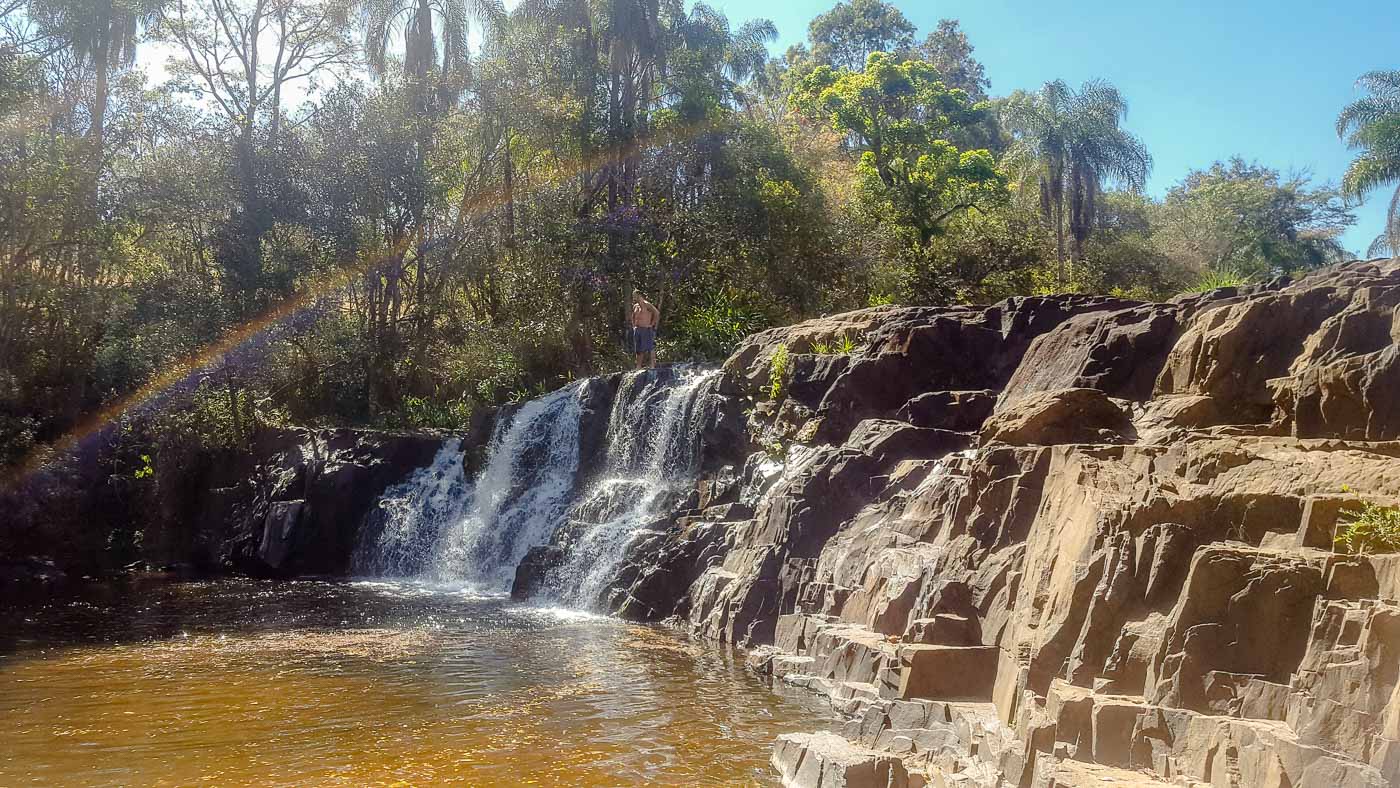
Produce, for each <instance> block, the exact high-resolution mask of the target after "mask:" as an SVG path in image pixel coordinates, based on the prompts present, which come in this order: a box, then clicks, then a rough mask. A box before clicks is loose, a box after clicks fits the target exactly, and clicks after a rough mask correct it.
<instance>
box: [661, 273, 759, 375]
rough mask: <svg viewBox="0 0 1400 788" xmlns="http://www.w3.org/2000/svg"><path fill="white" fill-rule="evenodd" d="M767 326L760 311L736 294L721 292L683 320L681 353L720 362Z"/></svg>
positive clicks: (680, 332) (679, 328)
mask: <svg viewBox="0 0 1400 788" xmlns="http://www.w3.org/2000/svg"><path fill="white" fill-rule="evenodd" d="M764 324H765V321H764V319H763V316H762V315H761V314H760V313H759V312H758V310H756V309H753V308H752V307H750V306H748V305H747V304H745V303H744V301H743V299H742V298H741V297H740V296H739V295H737V294H735V293H734V292H733V291H730V290H721V291H720V292H718V293H716V294H715V295H713V296H711V297H710V299H709V300H708V301H706V302H705V303H704V304H702V305H700V306H699V307H696V308H695V309H693V310H692V311H691V312H690V313H689V314H687V315H686V316H685V317H683V318H682V319H681V320H680V323H679V324H678V325H677V327H676V328H677V334H679V340H680V342H679V345H680V348H679V350H680V352H681V354H682V355H684V356H690V357H698V358H701V359H705V360H710V361H720V360H723V359H725V358H728V357H729V354H730V353H733V352H734V350H735V348H737V347H738V346H739V343H740V342H743V341H744V338H745V337H747V336H748V335H749V334H752V333H754V332H756V331H759V330H761V329H763V328H764V327H765V326H764Z"/></svg>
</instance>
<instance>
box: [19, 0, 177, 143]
mask: <svg viewBox="0 0 1400 788" xmlns="http://www.w3.org/2000/svg"><path fill="white" fill-rule="evenodd" d="M162 5H163V0H31V2H30V4H29V8H28V12H29V17H30V18H31V19H32V20H33V21H34V22H35V23H36V25H37V26H38V28H39V31H40V32H41V34H43V35H45V36H46V37H48V38H51V39H54V40H57V41H60V42H62V44H63V45H64V46H65V47H66V48H67V49H68V50H69V51H70V52H71V53H72V54H74V55H76V56H77V58H78V60H79V61H80V62H81V63H84V64H89V63H90V64H91V65H92V67H93V71H94V73H95V75H96V80H95V91H94V96H93V102H92V115H91V120H90V124H89V127H88V134H89V136H91V138H92V140H93V147H94V150H95V160H96V161H97V162H98V166H100V163H101V161H102V148H103V138H104V135H105V130H106V118H107V95H108V92H109V88H108V85H109V81H110V76H109V75H110V73H111V71H113V70H115V69H119V68H125V67H129V66H131V64H132V63H134V62H135V60H136V44H137V42H138V41H139V36H140V33H141V31H142V29H143V28H145V27H148V26H150V25H151V24H153V23H154V22H155V21H156V19H157V18H158V16H159V14H160V9H161V6H162Z"/></svg>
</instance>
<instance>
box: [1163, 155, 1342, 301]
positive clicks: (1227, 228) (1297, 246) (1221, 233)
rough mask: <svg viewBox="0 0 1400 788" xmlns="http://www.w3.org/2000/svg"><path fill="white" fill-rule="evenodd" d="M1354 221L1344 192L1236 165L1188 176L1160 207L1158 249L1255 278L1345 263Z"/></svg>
mask: <svg viewBox="0 0 1400 788" xmlns="http://www.w3.org/2000/svg"><path fill="white" fill-rule="evenodd" d="M1354 222H1355V217H1354V216H1353V215H1352V214H1351V213H1350V211H1349V210H1348V208H1347V206H1346V205H1345V204H1344V202H1343V201H1342V197H1341V194H1340V193H1339V192H1338V191H1337V190H1336V189H1332V188H1328V187H1322V188H1310V187H1309V186H1308V181H1307V179H1306V178H1305V177H1303V176H1292V177H1289V178H1282V177H1281V176H1280V175H1279V173H1278V172H1277V171H1276V170H1272V169H1269V168H1267V167H1262V166H1260V165H1258V164H1247V163H1246V162H1244V161H1243V160H1241V159H1232V160H1231V161H1230V162H1229V163H1228V164H1226V163H1221V162H1216V163H1215V164H1214V165H1212V166H1211V167H1210V168H1209V169H1206V170H1196V171H1193V172H1191V173H1189V174H1188V175H1187V176H1186V177H1185V178H1184V179H1183V180H1182V181H1181V183H1179V184H1177V185H1176V186H1175V187H1173V188H1172V190H1171V191H1169V192H1168V193H1167V198H1166V200H1165V201H1164V202H1163V203H1162V205H1161V206H1160V208H1158V209H1157V217H1156V225H1157V226H1156V229H1155V234H1154V238H1155V241H1156V243H1157V245H1158V246H1159V247H1160V248H1161V249H1162V250H1163V251H1164V252H1165V253H1167V254H1168V255H1170V256H1171V257H1172V258H1173V259H1175V260H1177V261H1178V262H1179V263H1180V264H1181V265H1183V266H1184V267H1186V268H1188V269H1191V270H1196V271H1233V272H1237V273H1239V274H1241V275H1244V276H1249V277H1253V278H1261V277H1268V276H1271V275H1277V274H1287V273H1293V272H1296V271H1302V270H1308V269H1313V268H1317V267H1319V266H1322V265H1326V264H1328V263H1333V262H1338V261H1340V260H1341V259H1343V257H1344V255H1345V252H1344V250H1343V249H1342V247H1341V245H1340V243H1339V239H1340V237H1341V234H1342V232H1343V231H1345V230H1346V228H1347V227H1349V226H1350V225H1351V224H1353V223H1354Z"/></svg>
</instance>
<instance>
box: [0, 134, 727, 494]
mask: <svg viewBox="0 0 1400 788" xmlns="http://www.w3.org/2000/svg"><path fill="white" fill-rule="evenodd" d="M718 126H719V124H718V123H717V122H715V121H712V120H706V121H703V122H700V123H696V124H691V125H689V126H682V127H678V128H676V129H674V130H671V131H669V132H667V133H662V134H657V135H653V136H651V137H649V138H646V139H641V140H637V141H634V142H631V143H627V144H625V145H620V146H614V147H612V148H609V149H605V150H603V151H600V152H599V153H597V154H595V155H593V156H590V157H587V158H583V159H580V160H579V161H578V162H576V163H574V164H573V165H572V166H567V167H562V168H559V169H558V170H556V171H555V172H554V173H553V174H552V175H551V176H550V177H549V178H546V179H544V180H543V181H541V182H539V185H538V186H536V187H535V188H536V189H542V188H545V187H548V186H552V185H557V184H561V183H564V182H566V181H568V180H570V179H573V178H577V177H580V176H582V175H585V174H587V173H590V172H595V171H597V170H599V169H600V168H602V167H604V166H606V165H608V164H610V163H612V162H617V161H621V160H622V159H624V158H627V157H630V156H633V155H636V154H639V153H641V152H643V151H645V150H649V149H658V148H664V147H666V146H668V145H674V144H677V143H681V142H685V141H687V140H691V139H694V138H695V137H698V136H700V135H701V134H704V133H706V132H707V131H711V130H714V129H716V128H718ZM524 193H526V192H517V195H520V194H524ZM505 202H506V193H505V190H504V189H495V190H491V191H488V192H486V193H483V194H477V195H474V196H470V197H469V196H467V195H464V196H463V200H462V202H461V204H460V205H459V207H458V216H457V219H456V221H457V226H459V227H460V226H461V225H462V224H463V223H465V222H466V221H467V219H468V218H470V217H473V216H481V215H483V214H485V213H487V212H490V211H492V210H495V209H497V208H500V207H501V206H503V205H504V204H505ZM407 248H408V240H407V239H405V240H404V241H401V242H400V243H399V244H398V245H397V246H396V248H394V249H393V250H392V251H391V252H390V253H389V254H386V255H381V256H379V257H376V258H374V259H372V260H366V261H363V262H358V263H354V264H350V265H345V266H341V267H338V268H336V269H335V270H332V271H329V272H327V273H325V274H322V275H321V276H320V277H319V278H317V279H315V280H312V281H311V282H309V283H308V284H307V285H305V286H304V287H303V288H302V289H301V290H300V291H299V292H297V293H296V294H295V295H292V296H290V297H288V298H287V299H285V300H283V301H282V302H280V303H278V304H277V305H275V306H273V307H272V308H270V309H268V310H267V311H265V312H263V313H262V314H260V315H258V316H256V317H254V318H253V319H251V320H249V321H247V322H245V323H243V324H242V325H239V326H237V327H235V328H233V329H231V330H230V331H229V332H228V333H226V334H225V335H224V336H223V337H221V338H220V339H219V340H217V341H215V342H213V343H211V344H209V345H208V346H206V347H203V348H201V349H200V350H199V352H197V353H194V354H191V355H190V356H187V357H185V358H183V359H180V360H178V361H176V362H174V363H173V364H171V365H170V366H169V367H168V368H166V369H165V370H163V371H161V372H160V373H158V374H156V375H155V376H154V377H152V378H151V379H150V380H148V381H146V382H145V383H144V384H143V385H141V386H140V387H139V388H137V389H136V390H135V391H132V392H131V393H129V394H127V395H125V396H123V397H121V398H119V399H118V400H116V401H115V402H112V403H111V404H109V405H106V406H104V407H102V408H101V409H99V410H97V411H95V412H93V413H91V414H89V415H87V416H85V417H84V418H83V419H82V420H81V421H79V423H78V424H77V425H75V426H74V427H73V428H71V429H69V430H68V431H67V432H65V433H64V434H63V435H62V436H60V437H59V438H57V439H56V440H54V441H52V442H50V443H48V444H45V445H43V446H38V447H35V448H34V449H33V450H31V451H30V452H29V453H28V454H27V455H26V456H25V457H24V459H22V460H21V461H20V462H19V463H17V464H16V465H14V466H11V468H10V469H8V470H7V471H6V472H5V474H4V475H3V476H0V489H6V488H12V487H15V486H18V485H19V484H20V483H21V482H23V481H24V480H25V479H26V478H27V477H28V476H30V475H31V474H33V473H34V472H36V471H37V470H39V469H41V468H43V467H44V466H45V465H47V464H48V463H50V462H51V461H53V459H54V458H56V457H58V456H61V455H63V454H66V453H69V452H72V451H74V450H75V449H78V448H80V447H81V446H82V445H83V444H84V443H86V442H87V441H89V440H91V439H93V438H96V437H99V436H101V435H102V434H103V433H104V431H105V430H106V429H107V428H108V427H109V426H110V425H112V424H114V423H116V422H118V421H119V420H120V419H121V418H123V417H124V416H127V415H129V414H133V413H138V412H141V411H144V410H151V409H154V408H159V407H161V406H163V405H165V404H167V399H168V398H167V395H168V394H173V393H175V392H179V391H182V390H191V389H193V388H194V387H195V386H197V384H198V383H199V382H200V381H201V380H203V379H205V378H206V377H207V376H208V375H209V374H211V373H212V372H213V371H214V370H216V369H217V368H219V367H221V366H224V365H226V364H228V363H230V360H231V359H232V358H233V357H234V356H236V355H238V354H239V353H240V352H245V351H249V350H252V349H255V348H257V347H258V345H259V344H260V343H262V341H263V340H264V339H265V338H267V337H268V336H269V335H270V333H271V332H272V331H273V329H275V328H277V327H278V326H280V325H283V324H285V323H287V322H289V321H292V320H294V319H296V318H298V317H299V316H303V315H309V314H312V312H313V308H314V307H315V305H316V304H317V303H318V302H320V301H321V300H323V299H325V298H328V297H332V296H335V295H337V294H339V293H343V292H344V291H345V290H346V289H348V288H349V286H350V285H351V284H352V283H353V282H355V281H357V280H359V279H362V278H363V277H365V276H367V275H369V274H372V273H374V272H376V271H377V270H379V269H381V268H384V267H387V266H388V265H390V264H392V263H395V262H396V261H397V260H399V259H400V258H401V257H402V256H403V254H404V253H405V252H406V250H407Z"/></svg>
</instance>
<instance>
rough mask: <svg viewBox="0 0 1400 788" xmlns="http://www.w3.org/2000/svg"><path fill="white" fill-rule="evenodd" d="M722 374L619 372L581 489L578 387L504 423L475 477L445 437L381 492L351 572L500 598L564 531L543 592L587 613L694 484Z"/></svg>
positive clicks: (458, 449)
mask: <svg viewBox="0 0 1400 788" xmlns="http://www.w3.org/2000/svg"><path fill="white" fill-rule="evenodd" d="M718 375H719V373H718V371H717V370H711V369H703V368H698V367H677V368H674V369H671V370H665V371H664V372H656V371H651V372H634V373H629V374H627V375H624V376H623V377H622V380H621V381H620V383H619V385H618V391H617V395H616V396H615V397H614V398H613V402H612V410H611V412H610V413H609V416H608V426H607V432H606V437H605V448H604V456H605V459H604V463H603V468H602V469H601V472H594V473H590V474H589V478H590V479H592V481H591V483H589V484H588V485H587V486H586V489H583V490H581V491H580V490H579V489H578V486H579V485H578V482H579V478H580V474H581V473H582V472H583V471H582V470H581V469H580V468H579V451H580V444H579V440H580V419H581V418H582V416H583V411H582V407H581V396H582V394H583V384H582V383H578V384H574V385H571V386H568V387H566V388H563V389H560V390H559V391H556V392H554V393H552V394H549V395H546V396H544V397H541V398H539V399H536V400H531V401H530V402H527V403H525V404H524V405H523V406H521V408H520V409H519V410H518V411H516V412H515V413H514V414H512V415H510V416H509V417H507V418H504V419H502V420H501V421H500V422H499V423H498V424H497V425H496V429H495V434H494V435H493V436H492V439H491V444H490V446H489V448H488V450H487V453H486V458H485V463H484V465H483V467H482V469H481V472H480V473H479V474H478V475H477V477H476V478H475V479H470V480H469V479H468V478H467V475H466V472H465V468H464V464H463V456H462V445H461V443H460V441H457V440H451V441H447V442H446V443H445V444H444V445H443V447H442V449H441V450H440V451H439V452H438V454H437V456H436V457H435V458H434V459H433V462H432V463H431V464H429V465H428V466H427V467H424V468H421V469H419V470H418V471H417V472H415V473H414V474H413V476H412V477H410V478H409V479H408V480H407V481H405V482H404V483H403V484H401V485H398V486H397V487H395V488H393V489H391V490H389V491H387V492H386V493H385V495H384V496H383V498H382V499H381V501H380V503H379V510H378V511H377V512H376V513H375V515H374V516H373V517H371V519H370V522H369V523H367V526H366V532H365V534H363V535H362V538H361V541H360V544H359V546H358V548H357V550H356V554H355V560H354V566H355V570H356V572H357V573H359V574H361V575H367V576H379V577H397V578H416V579H420V580H427V581H433V582H439V583H459V584H463V585H465V586H466V587H470V588H473V589H476V590H479V591H487V592H504V591H507V590H509V588H510V584H511V580H512V578H513V576H514V572H515V568H516V566H517V565H518V564H519V563H520V561H521V559H523V558H524V556H525V554H526V553H527V552H528V551H529V549H530V548H531V547H535V546H538V545H543V544H546V543H548V542H550V541H551V540H552V539H554V538H556V536H559V535H563V536H566V537H567V538H566V539H564V540H563V541H562V546H563V547H564V550H565V556H566V557H565V560H564V561H563V563H562V564H561V565H560V566H557V567H555V568H554V569H553V570H551V571H550V573H549V575H548V577H547V579H546V583H545V593H546V594H548V595H549V596H550V597H551V598H552V599H553V600H555V601H557V602H561V603H563V604H565V605H568V606H571V607H577V608H584V609H587V608H592V607H594V606H595V605H596V604H597V602H598V599H599V597H600V595H601V594H602V592H603V591H604V590H605V589H606V587H607V585H608V583H609V581H610V580H611V579H612V578H613V575H614V573H615V572H616V570H617V568H618V566H619V564H620V563H621V562H622V560H623V558H624V555H625V551H626V548H627V545H628V544H629V543H630V541H631V540H632V539H633V537H635V536H636V535H637V534H638V533H639V532H641V531H644V530H645V529H646V528H647V527H648V526H650V525H653V524H654V523H655V522H656V521H657V519H658V518H660V517H662V516H664V515H665V514H667V513H668V512H669V511H670V510H671V509H672V508H673V507H674V504H675V503H676V502H677V500H679V499H680V498H681V497H682V496H684V495H685V494H686V493H687V492H688V491H689V490H690V489H691V487H693V485H694V482H695V477H696V475H697V473H698V470H699V464H700V454H701V440H700V439H701V431H702V429H703V427H704V421H705V417H706V413H707V411H706V406H707V403H708V398H709V396H710V394H711V393H712V390H713V385H714V383H715V382H716V381H717V380H718ZM561 529H565V530H564V531H562V532H561Z"/></svg>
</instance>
